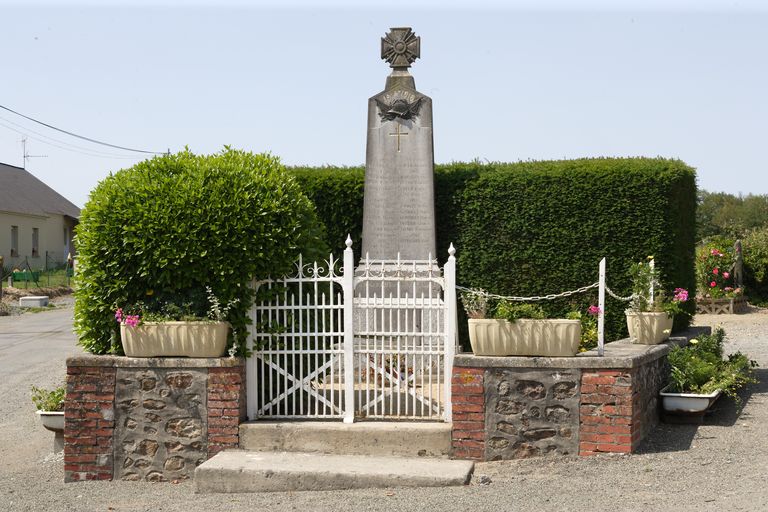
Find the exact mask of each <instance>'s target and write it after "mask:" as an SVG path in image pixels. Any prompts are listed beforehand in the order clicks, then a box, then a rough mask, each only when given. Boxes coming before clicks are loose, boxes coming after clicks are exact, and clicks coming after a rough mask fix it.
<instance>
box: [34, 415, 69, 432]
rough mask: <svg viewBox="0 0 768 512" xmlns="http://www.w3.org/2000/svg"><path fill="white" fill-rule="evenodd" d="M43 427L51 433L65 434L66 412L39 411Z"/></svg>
mask: <svg viewBox="0 0 768 512" xmlns="http://www.w3.org/2000/svg"><path fill="white" fill-rule="evenodd" d="M35 414H37V417H38V418H40V422H41V423H42V424H43V426H44V427H45V428H46V429H48V430H50V431H51V432H64V411H37V412H36V413H35Z"/></svg>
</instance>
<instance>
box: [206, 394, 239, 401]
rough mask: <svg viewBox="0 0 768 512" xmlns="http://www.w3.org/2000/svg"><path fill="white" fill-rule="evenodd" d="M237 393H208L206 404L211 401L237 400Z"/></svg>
mask: <svg viewBox="0 0 768 512" xmlns="http://www.w3.org/2000/svg"><path fill="white" fill-rule="evenodd" d="M239 399H240V395H239V393H236V392H233V391H218V392H216V393H208V403H211V401H226V400H239Z"/></svg>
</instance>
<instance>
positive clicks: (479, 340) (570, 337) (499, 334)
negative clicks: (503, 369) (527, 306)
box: [469, 318, 581, 357]
mask: <svg viewBox="0 0 768 512" xmlns="http://www.w3.org/2000/svg"><path fill="white" fill-rule="evenodd" d="M580 339H581V322H580V321H579V320H564V319H552V320H530V319H520V320H517V321H516V322H514V323H513V322H508V321H507V320H497V319H485V318H483V319H474V318H470V319H469V342H470V343H471V345H472V352H473V353H474V354H475V355H477V356H550V357H572V356H575V355H576V353H577V352H578V351H579V341H580Z"/></svg>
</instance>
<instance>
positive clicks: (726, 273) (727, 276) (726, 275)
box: [723, 272, 731, 279]
mask: <svg viewBox="0 0 768 512" xmlns="http://www.w3.org/2000/svg"><path fill="white" fill-rule="evenodd" d="M723 277H724V278H726V279H728V278H729V277H731V274H730V273H728V272H723Z"/></svg>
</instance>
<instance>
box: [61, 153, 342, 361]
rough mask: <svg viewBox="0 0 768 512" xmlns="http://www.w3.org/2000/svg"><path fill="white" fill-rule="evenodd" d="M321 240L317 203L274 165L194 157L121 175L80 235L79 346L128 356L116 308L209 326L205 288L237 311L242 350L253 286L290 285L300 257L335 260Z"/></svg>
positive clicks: (87, 212) (171, 158)
mask: <svg viewBox="0 0 768 512" xmlns="http://www.w3.org/2000/svg"><path fill="white" fill-rule="evenodd" d="M322 238H323V228H322V223H321V222H319V221H318V219H317V216H316V214H315V210H314V207H313V205H312V202H311V201H310V200H309V199H308V198H307V197H306V196H305V195H304V194H303V193H302V192H301V189H300V187H299V185H298V184H297V183H296V182H295V180H294V179H293V178H291V177H290V176H289V175H288V174H287V173H286V172H285V170H284V168H283V166H282V165H281V164H280V162H279V160H278V159H277V158H275V157H273V156H270V155H268V154H258V155H257V154H253V153H248V152H244V151H238V150H234V149H230V148H225V149H224V150H223V151H221V152H219V153H216V154H213V155H207V156H202V155H200V156H199V155H194V154H193V153H191V152H190V151H188V150H185V151H182V152H180V153H178V154H175V155H164V156H161V157H156V158H153V159H151V160H146V161H144V162H140V163H138V164H136V165H135V166H133V167H131V168H129V169H125V170H122V171H119V172H116V173H114V174H112V175H110V176H109V177H108V178H106V179H105V180H103V181H102V182H101V183H99V185H98V186H97V187H96V188H95V189H94V190H93V191H92V192H91V194H90V198H89V200H88V203H87V204H86V205H85V207H84V208H83V210H82V213H81V217H80V224H79V226H78V230H77V238H76V244H77V248H78V253H79V258H78V272H77V274H76V276H75V281H76V291H75V297H76V302H75V328H76V331H77V333H78V335H79V343H80V344H81V345H82V346H83V347H84V348H85V349H86V350H87V351H89V352H93V353H96V354H104V353H108V352H114V353H118V354H119V353H122V347H121V345H120V342H119V335H118V324H117V323H116V322H115V321H114V314H115V307H117V306H119V305H131V304H138V303H141V302H144V303H145V304H147V303H150V302H152V303H161V302H165V303H167V304H169V306H167V308H170V309H173V308H174V307H176V308H178V310H176V311H170V310H169V309H166V310H165V312H162V311H158V313H160V314H162V315H165V314H170V313H174V314H177V313H178V314H179V315H181V316H184V315H186V314H191V315H193V316H197V315H201V314H202V315H203V316H204V315H205V313H206V311H205V310H201V307H202V306H201V305H202V304H206V306H205V307H207V306H208V304H207V302H205V298H206V297H205V289H206V286H208V287H210V289H211V290H212V293H214V294H215V296H216V297H217V298H218V300H219V301H221V304H232V306H231V309H230V310H229V311H228V313H227V317H228V320H229V322H230V323H231V324H232V327H233V332H234V333H235V334H234V336H235V337H237V340H234V339H233V340H232V343H237V345H238V346H239V347H245V346H246V345H245V343H244V342H245V337H246V335H247V328H246V326H247V323H248V321H249V320H248V310H249V307H250V305H251V303H252V299H253V292H252V289H251V287H250V283H251V280H252V279H254V278H260V279H263V278H267V277H269V276H281V275H283V274H285V273H286V272H288V271H289V270H290V269H291V268H292V266H293V264H294V261H295V260H296V258H297V257H298V255H299V253H303V254H304V257H305V259H306V260H307V261H312V260H316V259H319V258H321V257H325V256H327V250H328V249H327V247H326V246H325V244H324V243H323V242H322ZM149 292H151V294H150V293H149ZM171 305H172V306H171ZM243 353H244V350H243V349H240V354H243Z"/></svg>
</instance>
